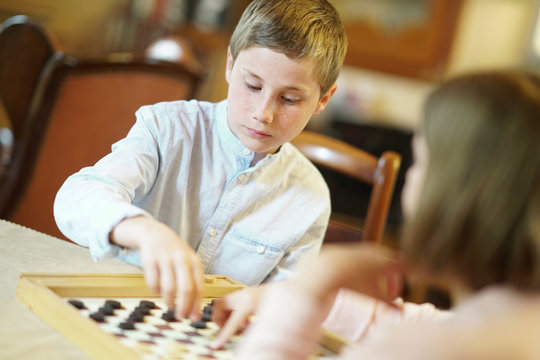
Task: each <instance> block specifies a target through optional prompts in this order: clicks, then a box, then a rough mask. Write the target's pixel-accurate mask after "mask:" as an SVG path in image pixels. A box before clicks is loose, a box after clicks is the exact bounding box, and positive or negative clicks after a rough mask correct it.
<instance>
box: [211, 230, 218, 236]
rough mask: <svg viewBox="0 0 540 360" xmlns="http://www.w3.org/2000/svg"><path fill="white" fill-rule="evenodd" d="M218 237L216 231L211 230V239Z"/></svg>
mask: <svg viewBox="0 0 540 360" xmlns="http://www.w3.org/2000/svg"><path fill="white" fill-rule="evenodd" d="M216 235H217V231H216V229H210V236H211V237H214V236H216Z"/></svg>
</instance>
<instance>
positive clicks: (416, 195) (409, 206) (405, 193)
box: [401, 134, 429, 219]
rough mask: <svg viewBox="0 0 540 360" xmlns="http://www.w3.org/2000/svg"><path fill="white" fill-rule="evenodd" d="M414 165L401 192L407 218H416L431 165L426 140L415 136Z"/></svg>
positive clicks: (413, 148)
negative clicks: (417, 207) (418, 204)
mask: <svg viewBox="0 0 540 360" xmlns="http://www.w3.org/2000/svg"><path fill="white" fill-rule="evenodd" d="M412 150H413V158H414V161H413V164H412V165H411V166H410V167H409V169H408V170H407V174H406V178H405V185H404V187H403V190H402V192H401V204H402V208H403V214H404V215H405V217H407V218H409V219H410V218H411V217H412V216H414V214H415V212H416V205H417V203H418V200H419V199H420V194H421V192H422V189H423V187H424V182H425V179H426V173H427V170H428V163H429V151H428V145H427V142H426V140H425V138H424V137H423V136H422V135H419V134H415V135H414V137H413V141H412Z"/></svg>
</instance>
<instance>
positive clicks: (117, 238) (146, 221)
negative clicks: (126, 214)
mask: <svg viewBox="0 0 540 360" xmlns="http://www.w3.org/2000/svg"><path fill="white" fill-rule="evenodd" d="M153 222H155V220H153V219H152V218H149V217H148V216H144V215H139V216H134V217H130V218H126V219H124V220H122V221H120V222H119V223H118V224H117V225H116V226H115V227H114V228H113V229H112V230H111V233H110V235H109V241H110V242H111V243H112V244H115V245H119V246H122V247H125V248H131V249H139V248H140V245H141V244H140V239H141V234H144V233H145V232H147V231H148V230H149V229H150V227H151V226H152V223H153Z"/></svg>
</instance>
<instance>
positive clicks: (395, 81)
mask: <svg viewBox="0 0 540 360" xmlns="http://www.w3.org/2000/svg"><path fill="white" fill-rule="evenodd" d="M331 2H332V3H333V4H334V5H335V6H336V8H337V9H338V11H340V13H341V15H342V17H343V19H344V22H345V24H346V26H347V31H348V35H349V41H350V44H351V45H350V49H349V55H348V57H347V62H346V66H345V69H344V71H343V75H342V76H341V77H340V83H339V85H340V89H339V91H338V93H337V96H336V101H334V102H333V105H334V106H333V107H331V108H330V109H329V110H330V111H328V112H326V114H324V116H321V118H320V119H315V120H314V121H313V124H312V126H313V127H321V126H324V124H325V122H326V121H328V117H334V116H336V113H338V114H337V115H339V116H340V117H341V118H343V119H346V120H348V121H353V122H375V123H382V124H388V125H391V126H397V127H402V128H407V129H411V128H413V127H414V126H415V124H416V123H417V122H418V119H419V117H420V111H421V105H422V102H423V99H424V98H425V96H426V94H427V93H428V92H429V91H430V89H431V88H432V86H433V84H434V83H436V82H437V81H439V80H441V79H443V78H445V77H448V76H451V75H453V74H457V73H461V72H465V71H471V70H478V69H488V68H499V67H507V66H511V67H515V66H523V65H530V64H531V59H532V60H534V59H535V57H534V56H531V54H532V53H531V48H532V43H533V35H534V27H535V24H536V22H537V17H538V3H539V1H538V0H407V1H403V0H332V1H331ZM248 3H249V0H93V1H82V0H11V1H1V2H0V20H4V19H5V18H7V17H9V16H12V15H15V14H21V13H22V14H27V15H30V16H32V17H34V18H36V19H37V20H39V21H41V22H43V23H45V24H47V25H48V26H49V27H50V29H51V30H52V31H53V32H54V33H55V34H56V36H57V38H58V40H59V42H60V44H61V45H62V47H63V48H64V49H65V50H66V51H67V52H70V53H73V54H75V55H76V56H79V57H98V56H101V55H103V54H107V53H111V52H123V51H131V52H141V51H143V50H144V48H145V46H147V45H148V44H149V43H150V42H151V41H153V40H155V39H157V38H159V37H162V36H165V35H167V34H172V33H175V34H180V35H182V36H184V37H185V38H186V39H188V40H189V41H191V43H192V44H193V45H194V47H195V49H196V52H197V56H198V57H199V59H200V61H201V62H202V63H203V64H204V65H205V66H206V67H207V68H208V69H209V75H208V78H207V82H206V84H205V86H204V87H203V89H202V90H201V94H200V98H202V99H205V100H212V101H215V100H219V99H222V98H224V97H225V96H226V84H225V80H224V76H223V72H224V62H225V51H226V46H227V43H228V38H229V36H230V33H231V31H232V29H233V27H234V24H235V23H236V22H237V20H238V18H239V16H240V14H241V12H242V11H243V9H244V8H245V6H246V5H247V4H248Z"/></svg>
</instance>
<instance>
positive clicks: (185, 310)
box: [111, 216, 203, 320]
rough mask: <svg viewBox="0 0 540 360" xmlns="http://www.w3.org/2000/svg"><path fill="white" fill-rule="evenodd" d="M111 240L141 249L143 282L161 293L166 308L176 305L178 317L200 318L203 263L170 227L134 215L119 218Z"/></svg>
mask: <svg viewBox="0 0 540 360" xmlns="http://www.w3.org/2000/svg"><path fill="white" fill-rule="evenodd" d="M111 241H112V242H114V243H115V244H118V245H121V246H125V247H130V248H138V249H139V250H140V256H141V264H142V267H143V270H144V277H145V279H146V284H147V285H148V287H149V288H150V289H151V290H152V291H154V292H155V293H158V294H161V296H162V297H163V300H164V301H165V304H167V306H168V307H169V308H173V307H174V308H175V316H176V317H177V318H182V317H189V318H191V319H192V320H198V319H199V317H200V311H199V308H200V301H201V297H202V284H203V271H202V265H201V262H200V259H199V257H198V256H197V254H196V253H195V251H194V250H193V249H192V248H191V247H190V246H189V245H188V244H187V243H186V242H185V241H184V240H183V239H181V238H180V237H179V236H178V235H177V234H176V233H175V232H174V231H173V230H172V229H171V228H169V227H168V226H166V225H165V224H163V223H160V222H158V221H156V220H154V219H152V218H149V217H146V216H137V217H133V218H129V219H125V220H123V221H122V222H120V223H119V224H118V225H117V226H116V227H115V228H114V229H113V231H112V233H111ZM175 298H176V304H175Z"/></svg>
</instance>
